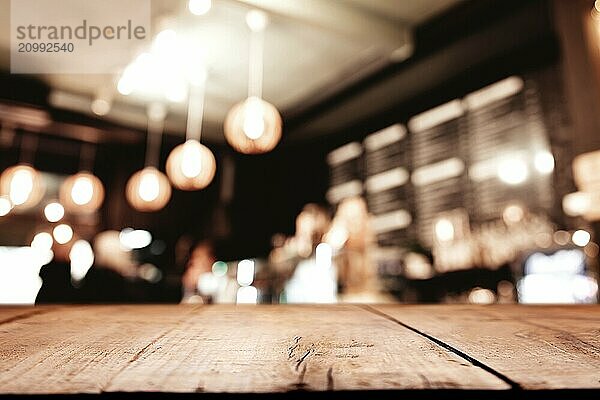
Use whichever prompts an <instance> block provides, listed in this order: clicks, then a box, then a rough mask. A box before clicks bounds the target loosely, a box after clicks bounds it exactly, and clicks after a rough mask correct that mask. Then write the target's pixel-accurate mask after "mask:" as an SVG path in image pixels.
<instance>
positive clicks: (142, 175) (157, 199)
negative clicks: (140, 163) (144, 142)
mask: <svg viewBox="0 0 600 400" xmlns="http://www.w3.org/2000/svg"><path fill="white" fill-rule="evenodd" d="M125 196H126V197H127V201H128V202H129V204H131V206H132V207H133V208H135V209H136V210H138V211H144V212H150V211H158V210H160V209H162V208H163V207H164V206H166V205H167V203H168V202H169V199H170V198H171V185H169V180H168V179H167V177H166V175H165V174H163V173H162V172H160V171H159V170H157V169H156V168H154V167H146V168H144V169H142V170H141V171H138V172H136V173H135V174H133V175H132V176H131V178H129V181H128V182H127V187H126V189H125Z"/></svg>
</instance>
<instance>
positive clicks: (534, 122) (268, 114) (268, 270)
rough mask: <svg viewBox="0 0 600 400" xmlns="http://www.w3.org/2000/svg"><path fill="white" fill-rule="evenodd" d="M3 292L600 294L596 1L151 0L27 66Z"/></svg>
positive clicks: (599, 30) (8, 130)
mask: <svg viewBox="0 0 600 400" xmlns="http://www.w3.org/2000/svg"><path fill="white" fill-rule="evenodd" d="M0 9H1V12H0V18H1V19H2V20H1V21H0V22H1V23H0V49H1V50H0V172H1V173H2V176H1V178H0V303H6V304H11V303H12V304H15V303H17V304H21V303H23V304H25V303H34V302H37V303H49V302H50V303H51V302H59V303H71V302H80V303H81V302H83V303H88V302H114V303H119V302H152V303H156V302H171V303H178V302H195V303H198V302H204V303H313V302H317V303H331V302H409V303H415V302H419V303H420V302H429V303H482V304H488V303H597V301H598V252H599V247H598V244H597V241H598V240H599V239H598V238H599V236H598V235H600V225H599V224H598V223H597V221H598V220H599V219H600V112H599V111H600V3H598V2H597V3H596V4H595V3H594V1H590V0H344V1H342V0H311V1H309V0H294V1H291V0H289V1H284V0H279V1H278V0H212V1H209V0H189V1H187V0H186V1H184V0H172V1H167V0H153V1H152V44H151V46H149V47H148V48H140V49H135V51H132V55H131V62H130V64H128V65H123V66H122V69H121V72H120V73H118V74H114V75H109V74H106V75H99V74H55V75H51V74H47V75H39V76H34V75H18V74H10V72H9V71H10V59H9V56H10V51H9V48H10V31H9V27H10V1H8V0H0Z"/></svg>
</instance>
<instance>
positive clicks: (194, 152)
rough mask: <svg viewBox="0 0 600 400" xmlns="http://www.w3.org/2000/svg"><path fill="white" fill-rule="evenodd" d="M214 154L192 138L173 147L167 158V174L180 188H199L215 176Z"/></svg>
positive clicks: (203, 186)
mask: <svg viewBox="0 0 600 400" xmlns="http://www.w3.org/2000/svg"><path fill="white" fill-rule="evenodd" d="M215 171H216V161H215V156H214V155H213V154H212V152H211V151H210V150H209V149H208V147H206V146H204V145H203V144H201V143H200V142H198V141H197V140H194V139H190V140H187V141H186V142H185V143H183V144H180V145H179V146H177V147H175V148H174V149H173V151H172V152H171V154H170V155H169V158H167V175H168V176H169V179H170V180H171V182H172V183H173V185H174V186H175V187H176V188H178V189H181V190H199V189H203V188H205V187H206V186H208V185H209V184H210V182H211V181H212V180H213V178H214V176H215Z"/></svg>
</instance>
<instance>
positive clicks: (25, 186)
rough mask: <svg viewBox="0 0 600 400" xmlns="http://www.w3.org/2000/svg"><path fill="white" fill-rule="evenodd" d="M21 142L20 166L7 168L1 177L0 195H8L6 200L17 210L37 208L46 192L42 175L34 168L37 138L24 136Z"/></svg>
mask: <svg viewBox="0 0 600 400" xmlns="http://www.w3.org/2000/svg"><path fill="white" fill-rule="evenodd" d="M21 140H22V143H21V156H20V162H19V164H17V165H14V166H12V167H9V168H7V169H6V170H4V172H2V175H1V176H0V194H5V195H6V197H5V199H8V201H9V202H10V204H11V208H14V209H15V210H26V209H28V208H31V207H34V206H36V205H37V204H38V203H39V202H40V200H41V199H42V197H44V193H45V192H46V186H45V184H44V180H43V179H42V176H41V174H40V173H39V171H37V170H36V169H35V168H33V167H32V163H33V158H34V154H35V151H36V148H37V138H35V137H33V136H23V138H22V139H21Z"/></svg>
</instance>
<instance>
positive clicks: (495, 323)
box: [0, 304, 600, 398]
mask: <svg viewBox="0 0 600 400" xmlns="http://www.w3.org/2000/svg"><path fill="white" fill-rule="evenodd" d="M599 389H600V307H598V306H517V305H494V306H471V305H351V304H340V305H297V306H292V305H287V306H283V305H282V306H269V305H259V306H233V305H95V306H88V305H77V306H67V305H57V306H40V307H3V308H0V394H22V395H23V394H54V395H63V394H90V395H102V396H108V397H110V396H127V395H129V394H130V393H131V392H135V393H136V394H138V395H139V394H146V395H148V396H160V395H161V394H165V395H168V394H173V393H180V394H184V393H191V394H196V395H197V394H202V395H201V396H200V397H203V396H205V397H206V396H208V397H211V396H213V397H215V396H216V397H219V396H224V394H229V395H230V394H237V395H249V394H263V395H265V396H267V397H269V396H271V397H273V396H282V395H292V396H300V397H303V396H305V395H306V393H307V392H311V395H312V396H323V397H324V398H330V397H332V396H333V395H337V396H338V397H343V396H344V395H350V394H352V395H356V394H357V393H356V391H359V393H362V394H365V395H366V394H369V395H368V396H365V397H366V398H372V396H371V395H372V394H373V391H375V392H376V394H377V396H379V397H378V398H380V397H381V396H384V397H386V396H390V397H395V398H399V397H398V396H399V395H400V396H401V395H402V394H410V396H409V397H410V398H419V397H422V396H425V395H435V397H436V398H444V397H448V398H451V397H453V396H454V395H456V394H457V393H456V392H457V391H460V393H461V397H462V398H481V396H485V397H487V398H492V397H493V398H514V396H516V395H521V394H523V393H522V392H526V393H525V394H528V395H530V396H529V397H537V398H575V397H578V398H582V397H589V398H592V397H595V398H600V396H599V395H600V392H598V390H599ZM515 392H520V393H519V394H517V393H515Z"/></svg>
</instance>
